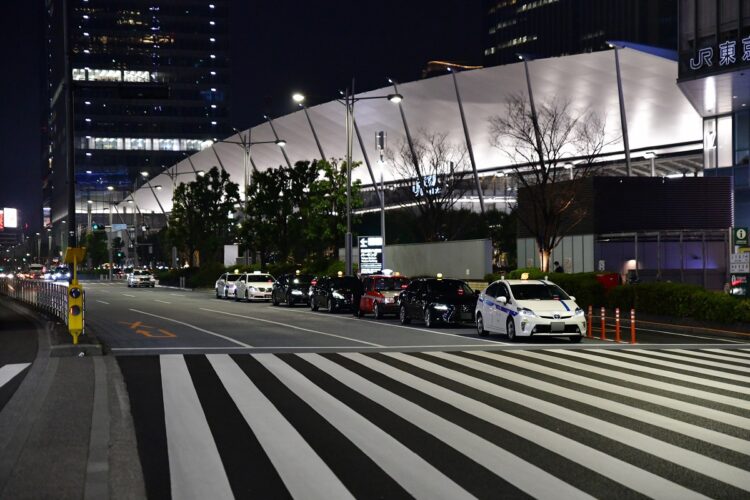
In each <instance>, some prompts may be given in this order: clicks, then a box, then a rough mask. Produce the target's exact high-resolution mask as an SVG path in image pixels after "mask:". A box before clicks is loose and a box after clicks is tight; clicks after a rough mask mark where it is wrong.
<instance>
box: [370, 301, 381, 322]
mask: <svg viewBox="0 0 750 500" xmlns="http://www.w3.org/2000/svg"><path fill="white" fill-rule="evenodd" d="M372 312H373V313H374V314H375V318H376V319H383V308H382V307H380V302H375V304H373V306H372Z"/></svg>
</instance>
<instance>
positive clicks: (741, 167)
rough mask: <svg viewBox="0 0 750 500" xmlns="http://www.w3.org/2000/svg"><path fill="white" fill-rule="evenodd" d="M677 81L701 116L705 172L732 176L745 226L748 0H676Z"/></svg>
mask: <svg viewBox="0 0 750 500" xmlns="http://www.w3.org/2000/svg"><path fill="white" fill-rule="evenodd" d="M679 19H680V34H679V41H680V46H679V79H678V80H677V82H678V85H679V87H680V89H681V90H682V92H683V93H684V94H685V96H686V97H687V98H688V99H689V100H690V103H691V104H692V105H693V107H694V108H695V109H696V111H698V113H700V114H701V116H703V165H704V175H720V176H731V177H732V178H733V180H734V219H735V220H734V224H735V225H736V226H743V227H748V226H750V0H680V12H679Z"/></svg>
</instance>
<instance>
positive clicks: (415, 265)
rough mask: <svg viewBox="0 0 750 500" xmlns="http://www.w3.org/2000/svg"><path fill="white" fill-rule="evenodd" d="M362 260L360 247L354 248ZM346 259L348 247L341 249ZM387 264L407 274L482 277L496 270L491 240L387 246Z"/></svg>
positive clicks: (355, 256) (356, 257)
mask: <svg viewBox="0 0 750 500" xmlns="http://www.w3.org/2000/svg"><path fill="white" fill-rule="evenodd" d="M352 255H353V257H352V260H353V262H355V263H356V262H358V260H359V259H358V255H359V254H358V249H357V248H353V249H352ZM339 258H340V259H341V260H342V261H344V249H343V248H341V249H339ZM385 267H386V269H392V270H394V271H398V272H400V273H401V274H404V275H406V276H420V275H435V274H437V273H443V275H444V276H445V277H446V278H459V279H472V280H481V279H482V278H484V275H485V274H488V273H491V272H492V242H491V241H490V240H489V239H482V240H461V241H441V242H438V243H413V244H408V245H388V242H387V241H386V247H385Z"/></svg>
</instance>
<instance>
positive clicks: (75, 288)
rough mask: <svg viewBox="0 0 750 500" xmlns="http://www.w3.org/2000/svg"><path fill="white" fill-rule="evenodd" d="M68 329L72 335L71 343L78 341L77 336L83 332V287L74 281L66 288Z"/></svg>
mask: <svg viewBox="0 0 750 500" xmlns="http://www.w3.org/2000/svg"><path fill="white" fill-rule="evenodd" d="M68 331H70V334H71V335H72V336H73V343H74V344H77V343H78V336H79V335H80V334H81V333H82V332H83V287H81V285H80V284H79V283H78V281H77V280H76V281H74V282H73V283H71V285H70V288H68Z"/></svg>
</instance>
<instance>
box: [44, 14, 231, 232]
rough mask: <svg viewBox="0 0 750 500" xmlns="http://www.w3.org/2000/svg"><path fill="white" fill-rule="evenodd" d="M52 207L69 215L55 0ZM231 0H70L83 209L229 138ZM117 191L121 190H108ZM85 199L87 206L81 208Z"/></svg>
mask: <svg viewBox="0 0 750 500" xmlns="http://www.w3.org/2000/svg"><path fill="white" fill-rule="evenodd" d="M46 4H47V19H46V24H47V36H46V38H47V40H46V42H47V51H48V61H49V63H48V77H47V91H48V96H49V103H50V108H49V116H48V134H49V135H48V146H47V155H48V158H49V161H48V164H49V170H48V172H47V173H46V178H45V186H46V187H45V206H49V207H51V218H52V221H53V222H59V221H61V220H62V219H64V218H65V217H66V216H67V201H66V162H65V141H66V134H65V117H66V109H65V92H64V91H63V80H64V76H65V74H64V67H65V66H64V53H63V43H62V40H63V38H64V31H65V30H64V29H63V28H64V27H63V19H64V16H63V12H62V6H63V2H62V1H61V0H47V2H46ZM228 4H229V2H228V1H227V0H214V1H212V2H206V1H205V0H149V1H146V0H68V1H67V5H68V13H67V14H68V26H67V36H68V39H69V42H70V49H69V50H70V70H71V75H72V79H73V100H74V103H73V109H74V113H73V116H74V147H75V179H76V193H77V198H78V203H77V206H79V207H83V208H82V210H85V209H86V205H85V200H86V199H90V198H94V199H101V200H110V201H117V200H119V199H121V198H122V197H124V196H125V195H126V194H127V193H128V192H130V191H131V190H132V189H133V186H134V183H135V182H136V180H137V179H139V178H140V172H142V171H147V172H149V173H150V174H151V175H155V174H157V173H158V172H161V171H162V170H163V169H164V168H166V167H168V166H171V165H173V164H175V163H177V162H178V161H180V160H181V159H182V158H183V154H184V153H185V152H194V151H199V150H201V149H204V148H206V147H208V146H209V145H210V144H211V143H212V142H213V140H214V139H219V138H222V137H225V136H227V135H229V134H230V133H231V127H230V126H229V123H228V107H229V95H228V84H229V78H230V74H229V60H228V56H227V55H228V48H229V38H228V20H229V6H228ZM109 186H112V187H113V188H114V189H113V190H108V189H107V188H108V187H109ZM82 200H83V202H82Z"/></svg>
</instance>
